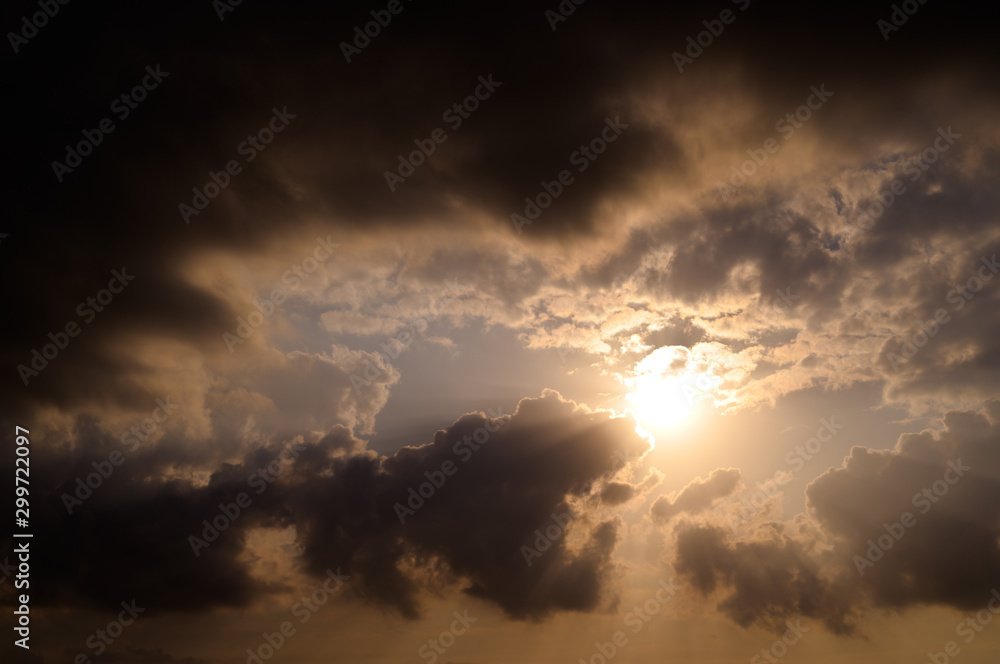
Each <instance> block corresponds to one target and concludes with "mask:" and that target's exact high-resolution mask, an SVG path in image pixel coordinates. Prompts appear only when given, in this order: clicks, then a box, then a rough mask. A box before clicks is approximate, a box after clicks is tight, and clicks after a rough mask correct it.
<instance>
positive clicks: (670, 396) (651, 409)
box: [623, 346, 723, 430]
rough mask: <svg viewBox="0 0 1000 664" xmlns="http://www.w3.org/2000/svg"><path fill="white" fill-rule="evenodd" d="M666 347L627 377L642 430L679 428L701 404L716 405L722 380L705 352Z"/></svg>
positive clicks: (628, 397) (633, 409) (628, 395)
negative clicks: (714, 371) (705, 355)
mask: <svg viewBox="0 0 1000 664" xmlns="http://www.w3.org/2000/svg"><path fill="white" fill-rule="evenodd" d="M696 348H697V350H698V352H697V353H692V352H691V351H689V350H688V349H687V348H685V347H683V346H665V347H662V348H659V349H657V350H656V351H654V352H652V353H650V354H649V355H647V356H646V357H645V358H643V359H642V360H641V361H640V362H639V363H638V364H636V366H635V367H634V368H633V370H632V371H631V372H630V373H629V375H628V376H627V377H623V382H624V384H625V386H626V390H627V392H626V395H625V399H626V400H627V402H628V406H627V408H628V410H630V411H631V412H632V414H633V415H634V416H635V418H636V420H638V426H639V427H640V428H643V429H644V430H645V429H648V428H650V427H653V428H661V429H662V428H677V427H678V426H680V425H681V424H682V423H684V422H686V421H687V420H690V419H691V416H692V413H693V412H694V411H695V410H696V407H697V406H698V404H699V403H700V402H702V401H706V402H708V403H709V404H715V403H717V402H716V400H715V397H716V396H717V394H716V393H717V388H718V387H719V386H720V385H721V384H722V382H723V380H722V378H720V377H718V376H715V375H714V374H713V371H712V368H711V362H709V361H707V358H704V357H702V355H704V349H702V348H699V347H696Z"/></svg>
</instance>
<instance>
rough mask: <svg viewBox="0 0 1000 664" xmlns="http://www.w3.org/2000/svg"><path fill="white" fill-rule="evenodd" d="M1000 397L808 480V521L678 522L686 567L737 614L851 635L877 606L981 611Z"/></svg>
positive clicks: (997, 487)
mask: <svg viewBox="0 0 1000 664" xmlns="http://www.w3.org/2000/svg"><path fill="white" fill-rule="evenodd" d="M998 416H1000V405H998V403H997V402H995V401H994V402H990V403H989V404H988V405H987V407H986V409H985V410H984V411H982V412H957V411H952V412H950V413H948V414H947V415H946V416H945V418H944V425H945V428H944V430H943V431H940V432H934V431H924V432H921V433H915V434H905V435H903V436H901V437H900V439H899V441H898V443H897V444H896V447H895V449H893V450H872V449H869V448H866V447H855V448H853V449H852V450H851V454H850V456H849V457H848V458H847V459H845V461H844V464H843V466H841V467H840V468H834V469H831V470H829V471H827V472H825V473H824V474H822V475H821V476H819V477H818V478H816V479H815V480H814V481H813V482H812V483H811V484H810V485H809V487H808V489H807V491H806V496H807V500H808V504H807V507H808V515H809V517H808V518H805V517H803V518H800V519H796V520H794V521H792V522H787V523H784V524H779V523H770V524H765V525H764V526H762V527H761V528H760V529H758V530H756V531H755V532H753V533H751V535H750V536H749V537H747V535H745V534H744V535H740V536H738V537H737V536H736V535H735V534H732V535H730V534H727V533H726V532H725V531H724V530H723V529H721V528H717V527H713V526H708V525H692V524H684V525H682V526H679V527H678V530H679V532H678V543H677V553H676V559H675V561H674V566H675V568H676V569H677V571H678V572H679V573H681V574H684V575H685V576H687V577H688V578H689V579H690V580H691V582H692V583H693V584H694V585H695V587H696V588H697V589H698V590H699V591H701V592H702V593H703V594H705V595H706V596H713V597H715V596H719V597H721V598H722V599H721V602H720V603H719V608H720V609H721V610H722V611H724V612H725V613H727V614H728V615H729V616H730V617H731V618H732V619H733V620H735V621H736V622H737V623H739V624H741V625H744V626H747V625H750V624H754V623H759V624H764V625H769V626H772V627H774V628H776V629H777V628H778V627H779V626H780V625H781V624H782V623H783V621H784V620H787V619H788V618H790V617H793V616H795V615H802V616H807V617H811V618H815V619H817V620H821V621H822V622H823V623H824V624H825V625H826V626H827V627H828V628H829V629H830V630H831V631H833V632H835V633H848V632H851V631H853V630H854V629H855V628H856V626H857V621H856V618H857V616H859V615H860V614H861V613H863V612H864V611H866V610H871V609H873V608H879V609H892V610H896V611H904V610H907V609H913V608H917V607H920V606H930V605H938V606H948V607H953V608H956V609H961V610H971V609H974V608H980V607H981V606H982V605H983V603H984V602H985V601H986V600H987V599H988V596H989V593H990V590H991V589H992V588H993V586H994V585H995V579H996V578H997V577H998V575H1000V545H998V542H1000V513H998V507H997V505H998V504H1000V501H998V499H1000V446H998V443H997V441H998V440H1000V436H998V434H1000V424H998V422H1000V417H998Z"/></svg>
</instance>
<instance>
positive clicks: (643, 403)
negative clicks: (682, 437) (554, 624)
mask: <svg viewBox="0 0 1000 664" xmlns="http://www.w3.org/2000/svg"><path fill="white" fill-rule="evenodd" d="M649 378H651V380H650V379H649ZM636 382H637V384H636V386H635V387H636V390H635V391H634V392H629V393H628V394H627V395H626V397H625V398H626V399H628V401H629V404H630V410H632V412H634V413H635V416H636V418H637V419H638V420H639V421H640V422H646V423H648V424H652V425H655V426H661V427H667V426H674V425H677V424H679V423H680V422H681V421H683V420H684V419H685V418H686V417H687V416H688V415H689V414H690V413H691V410H692V409H693V408H694V400H693V399H691V398H689V396H688V395H687V394H685V391H684V387H685V384H684V383H683V381H681V380H678V379H676V378H662V379H661V378H657V377H655V376H644V377H643V379H641V380H638V381H636Z"/></svg>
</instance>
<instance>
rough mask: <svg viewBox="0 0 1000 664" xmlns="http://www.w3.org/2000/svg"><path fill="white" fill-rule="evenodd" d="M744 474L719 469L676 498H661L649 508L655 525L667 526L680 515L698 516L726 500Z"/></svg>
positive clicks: (688, 487) (692, 482)
mask: <svg viewBox="0 0 1000 664" xmlns="http://www.w3.org/2000/svg"><path fill="white" fill-rule="evenodd" d="M742 477H743V476H742V473H740V471H739V469H737V468H717V469H715V470H713V471H712V474H711V475H709V476H708V479H705V480H703V479H701V478H700V477H699V478H697V479H695V480H692V481H691V483H690V484H688V485H687V486H686V487H684V488H683V489H681V491H680V493H678V494H677V495H675V496H674V497H670V496H660V497H659V498H657V499H656V500H655V501H653V504H652V505H651V506H650V508H649V516H650V518H652V519H653V522H654V523H657V524H666V523H667V522H668V521H670V520H671V519H672V518H674V517H675V516H677V515H678V514H685V513H686V514H698V513H699V512H703V511H705V510H707V509H708V508H710V507H711V506H712V504H713V503H715V502H716V501H717V500H719V499H720V498H725V497H726V496H728V495H729V494H731V493H732V492H733V491H735V490H736V488H737V487H738V486H739V484H740V482H741V481H742Z"/></svg>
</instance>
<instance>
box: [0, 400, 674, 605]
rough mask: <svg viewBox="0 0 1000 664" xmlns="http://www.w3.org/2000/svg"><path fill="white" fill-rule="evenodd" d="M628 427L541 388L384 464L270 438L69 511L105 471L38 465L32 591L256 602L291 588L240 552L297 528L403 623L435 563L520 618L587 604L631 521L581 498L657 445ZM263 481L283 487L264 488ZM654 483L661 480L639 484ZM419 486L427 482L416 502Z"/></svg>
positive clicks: (604, 590)
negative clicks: (226, 510)
mask: <svg viewBox="0 0 1000 664" xmlns="http://www.w3.org/2000/svg"><path fill="white" fill-rule="evenodd" d="M634 427H635V422H634V420H631V419H629V418H616V417H611V415H610V414H609V413H606V412H591V411H588V410H587V409H586V408H583V407H580V406H577V405H576V404H574V403H572V402H567V401H565V400H563V399H562V398H561V397H560V396H559V395H558V394H557V393H554V392H547V393H545V394H544V395H543V396H542V397H541V398H538V399H524V400H522V401H521V402H520V404H519V405H518V408H517V411H516V412H515V413H514V414H512V415H502V416H499V417H496V418H491V417H487V416H484V415H482V414H469V415H465V416H463V417H462V418H460V419H459V420H457V421H456V422H455V423H454V424H453V425H452V426H451V427H449V428H448V429H446V430H442V431H439V432H437V434H435V436H434V441H433V442H432V443H429V444H427V445H422V446H420V447H405V448H403V449H401V450H400V451H398V452H397V453H396V454H394V455H392V456H390V457H378V456H376V455H375V454H373V453H371V452H358V453H354V454H348V455H344V454H343V452H345V451H349V450H355V449H357V448H358V445H359V444H358V441H356V440H353V439H352V438H351V436H350V433H349V432H348V431H347V430H346V429H344V428H342V427H341V428H338V429H334V430H331V432H330V433H328V434H327V435H325V436H324V437H323V438H322V439H319V440H316V441H315V442H303V441H302V440H299V441H298V442H295V441H293V442H292V443H290V445H293V447H289V444H288V443H286V444H284V445H279V444H271V445H267V446H262V447H259V448H257V449H255V450H254V451H253V452H251V453H250V454H249V455H248V456H247V457H246V458H245V459H244V460H243V461H242V462H241V463H239V464H223V465H222V467H221V468H219V469H218V470H216V471H215V472H214V473H213V474H212V476H211V478H210V480H209V481H208V483H207V485H205V486H193V485H191V484H188V483H182V482H179V481H152V482H140V483H136V482H135V481H134V479H135V477H136V475H139V476H141V475H142V474H143V471H142V469H141V466H142V465H143V464H144V463H145V464H148V463H150V460H149V459H148V458H146V459H130V460H128V461H127V464H128V465H123V466H122V467H121V468H120V469H118V470H116V472H115V473H113V474H112V475H111V476H110V477H109V478H108V479H107V480H105V481H104V483H103V485H102V486H101V487H99V488H98V489H97V490H95V491H94V494H93V495H92V496H90V497H89V498H86V499H85V500H84V501H83V504H82V505H74V506H73V509H74V511H73V514H72V515H67V513H66V509H65V507H64V505H63V502H62V501H63V498H62V497H61V496H62V494H63V493H64V492H71V491H73V490H74V489H75V477H76V476H83V475H86V474H87V473H91V472H94V468H93V467H92V466H91V462H92V461H93V460H95V459H94V457H89V456H88V457H85V458H81V459H80V461H79V463H77V464H75V467H73V468H70V469H69V471H68V472H66V471H63V472H62V473H61V476H62V477H64V478H65V479H63V480H56V479H55V477H54V476H53V474H52V473H53V472H54V470H55V468H57V467H59V468H60V469H62V468H61V467H62V465H63V464H62V463H59V464H58V465H56V462H55V460H54V459H51V458H49V459H45V460H44V462H43V463H42V464H41V468H40V472H39V477H38V480H36V481H37V482H38V484H39V487H40V488H41V486H47V490H46V493H48V498H47V501H46V504H44V505H40V506H39V508H38V511H37V516H36V517H35V522H34V524H35V527H36V528H37V529H38V530H37V531H36V532H37V533H38V534H39V537H40V538H42V537H43V536H44V539H45V541H46V542H47V543H48V546H47V547H45V548H44V549H42V550H41V551H40V552H39V553H38V554H37V555H36V556H35V557H33V564H34V565H37V568H36V569H37V570H38V571H37V573H38V574H39V576H43V577H44V578H46V579H48V580H49V582H48V583H46V584H45V585H44V586H43V588H42V589H41V590H39V591H37V594H36V595H33V598H34V600H35V601H38V602H39V603H40V604H46V605H90V604H93V605H107V606H114V605H116V604H117V603H118V602H120V601H122V600H123V599H129V600H131V599H132V598H136V599H137V601H138V602H139V605H140V606H143V607H149V608H150V610H151V611H154V612H156V611H162V610H167V609H172V610H180V611H201V610H205V609H208V608H210V607H213V606H240V605H246V604H249V603H251V602H253V601H255V600H257V599H259V598H261V597H262V596H264V595H266V594H268V593H276V592H280V591H282V590H283V588H282V587H281V586H280V584H278V583H276V582H269V581H266V580H262V579H259V578H256V577H253V576H252V575H251V573H250V570H249V569H248V568H247V566H246V565H245V563H242V562H240V559H241V555H242V554H243V553H244V550H245V546H246V543H247V537H248V533H249V532H250V531H251V530H253V529H255V528H259V527H268V526H273V527H284V526H294V527H295V530H296V533H297V538H298V540H299V543H300V544H301V546H302V550H303V558H302V561H301V562H302V563H303V565H304V568H305V570H307V571H308V572H310V573H312V574H315V575H316V576H322V575H324V574H325V573H326V570H327V569H337V568H341V569H342V570H343V572H344V573H346V574H349V575H351V576H352V579H351V584H350V589H351V592H353V593H354V594H355V595H356V596H361V597H363V598H365V599H367V600H369V601H371V602H373V603H375V604H378V605H382V606H385V607H389V608H391V609H394V610H397V611H399V612H400V613H401V614H403V615H405V616H407V617H415V616H416V615H418V614H419V611H420V606H421V602H422V598H423V596H424V593H425V591H427V590H429V588H428V587H427V578H426V575H427V574H429V573H430V571H429V570H435V569H436V570H437V573H438V574H439V576H440V579H443V580H445V581H446V582H447V583H449V584H454V583H456V582H458V580H459V579H461V580H462V588H463V590H464V591H465V592H467V593H469V594H470V595H472V596H475V597H479V598H481V599H483V600H485V601H488V602H492V603H495V604H497V605H498V606H499V607H500V608H502V609H503V610H504V611H505V612H506V613H507V614H508V615H510V616H512V617H514V618H518V619H540V618H544V617H546V616H547V615H549V614H551V613H553V612H555V611H567V610H569V611H588V610H593V609H596V608H598V607H599V606H603V605H604V604H605V603H608V602H613V600H614V588H613V587H612V586H611V585H610V581H611V580H612V579H614V578H616V575H617V573H618V567H617V565H616V564H615V563H614V562H613V561H612V559H611V554H612V553H613V551H614V548H615V544H616V543H617V541H618V538H619V533H620V530H621V525H622V524H621V522H620V520H619V519H618V518H617V517H615V516H613V515H603V516H602V515H601V513H599V512H597V511H594V510H591V509H589V508H587V507H586V504H587V503H588V502H589V501H588V500H587V499H588V498H589V496H590V494H591V491H592V490H594V488H595V486H596V484H595V482H597V480H598V479H599V478H600V477H603V476H606V475H607V474H608V473H610V472H613V471H615V470H617V469H618V468H619V465H620V463H619V460H618V456H619V455H621V456H623V457H624V458H626V459H628V458H634V457H637V456H639V455H641V454H642V453H644V452H645V451H646V449H647V447H648V443H647V442H646V441H645V440H644V439H642V438H640V437H639V436H638V435H637V434H636V433H635V431H634ZM88 435H90V436H97V435H98V433H97V432H95V431H91V432H90V433H89V434H88ZM94 447H95V448H100V445H98V444H96V443H95V445H94ZM282 450H290V451H289V452H287V453H286V454H285V455H282ZM292 451H294V455H293V454H292ZM40 460H41V459H40ZM96 461H97V462H98V463H100V459H99V458H97V459H96ZM442 469H444V470H442ZM446 473H450V474H446ZM254 477H256V481H251V478H254ZM267 477H270V478H277V481H275V482H274V483H268V484H267V485H265V483H264V482H263V481H260V480H261V479H262V478H264V479H266V478H267ZM657 479H658V477H656V476H655V475H653V474H650V476H649V477H648V478H647V480H646V481H644V482H643V484H642V486H643V487H647V486H649V485H650V483H651V482H654V481H655V480H657ZM435 484H439V485H440V486H439V487H437V488H434V485H435ZM265 486H266V488H265ZM411 488H412V489H413V491H414V492H415V493H416V492H422V493H424V494H425V496H426V494H428V493H429V492H430V489H432V488H434V493H433V495H429V497H425V498H424V499H413V498H412V496H411V494H410V489H411ZM241 492H245V493H247V494H248V496H249V497H250V499H251V501H252V504H251V505H250V506H248V507H245V508H244V509H243V510H241V511H242V513H241V514H240V516H239V517H238V518H237V519H236V520H235V521H234V522H233V523H232V524H231V525H228V526H227V528H226V529H225V530H224V531H223V532H222V533H221V534H220V535H219V536H218V538H217V539H216V540H214V541H210V544H209V546H207V547H199V555H198V556H195V555H194V553H193V550H192V545H191V543H190V540H189V538H190V537H191V536H199V537H202V536H203V535H202V531H203V530H204V528H205V526H204V525H203V523H202V521H203V520H205V519H208V520H209V521H212V520H213V519H214V518H215V517H216V516H217V515H219V513H220V510H221V508H220V507H219V506H220V504H225V505H230V504H231V503H234V502H236V501H237V499H238V496H239V494H240V493H241ZM418 495H419V494H418ZM410 501H412V503H411V502H410ZM421 502H422V503H423V504H420V503H421ZM230 509H231V508H230ZM206 539H207V538H206ZM109 542H115V545H114V546H113V547H109V545H108V543H109ZM525 548H528V549H530V550H531V551H533V552H534V553H533V555H531V554H527V553H526V552H525ZM69 554H71V555H72V558H73V560H74V561H75V563H74V564H70V563H69V560H68V559H67V558H66V556H67V555H69ZM529 563H530V564H529ZM9 599H10V598H9V597H8V600H9Z"/></svg>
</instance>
